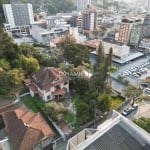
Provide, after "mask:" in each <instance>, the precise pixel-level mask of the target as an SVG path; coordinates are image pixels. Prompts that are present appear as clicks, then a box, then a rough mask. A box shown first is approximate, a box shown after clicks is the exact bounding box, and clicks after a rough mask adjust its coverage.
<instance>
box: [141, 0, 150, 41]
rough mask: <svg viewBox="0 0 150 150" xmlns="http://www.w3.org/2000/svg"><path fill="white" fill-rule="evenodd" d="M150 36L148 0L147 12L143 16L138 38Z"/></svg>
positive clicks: (149, 6)
mask: <svg viewBox="0 0 150 150" xmlns="http://www.w3.org/2000/svg"><path fill="white" fill-rule="evenodd" d="M148 36H150V0H149V1H148V5H147V14H146V16H145V18H144V22H143V26H142V30H141V36H140V39H142V38H145V37H148Z"/></svg>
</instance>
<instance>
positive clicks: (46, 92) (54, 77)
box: [27, 67, 69, 102]
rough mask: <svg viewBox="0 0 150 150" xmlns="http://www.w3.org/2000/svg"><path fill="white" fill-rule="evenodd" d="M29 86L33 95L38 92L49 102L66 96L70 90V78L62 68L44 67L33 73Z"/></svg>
mask: <svg viewBox="0 0 150 150" xmlns="http://www.w3.org/2000/svg"><path fill="white" fill-rule="evenodd" d="M27 86H28V87H29V91H30V94H31V96H32V97H33V96H34V95H35V94H36V93H37V94H38V95H39V96H40V97H41V98H42V100H43V101H45V102H47V101H49V100H52V99H62V98H65V96H66V94H67V93H68V92H69V78H68V77H67V76H66V75H65V74H64V72H63V71H62V70H61V69H60V68H54V67H44V68H41V69H40V70H39V71H37V72H35V73H33V74H32V75H31V82H30V83H28V84H27Z"/></svg>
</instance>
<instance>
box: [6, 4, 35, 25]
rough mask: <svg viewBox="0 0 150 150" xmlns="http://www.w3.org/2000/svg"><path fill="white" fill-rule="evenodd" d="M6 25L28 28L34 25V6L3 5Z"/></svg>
mask: <svg viewBox="0 0 150 150" xmlns="http://www.w3.org/2000/svg"><path fill="white" fill-rule="evenodd" d="M3 11H4V15H5V19H6V23H7V24H9V25H10V26H11V27H15V26H27V25H30V24H32V23H34V17H33V8H32V4H29V3H27V4H23V3H12V4H3Z"/></svg>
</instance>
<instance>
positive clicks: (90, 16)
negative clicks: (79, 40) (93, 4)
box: [82, 9, 97, 31]
mask: <svg viewBox="0 0 150 150" xmlns="http://www.w3.org/2000/svg"><path fill="white" fill-rule="evenodd" d="M96 17H97V13H96V11H95V10H91V9H86V10H84V11H83V12H82V30H88V31H93V30H96Z"/></svg>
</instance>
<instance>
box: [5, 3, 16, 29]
mask: <svg viewBox="0 0 150 150" xmlns="http://www.w3.org/2000/svg"><path fill="white" fill-rule="evenodd" d="M3 11H4V15H5V19H6V23H7V24H9V25H10V26H11V27H15V20H14V15H13V10H12V6H11V4H3Z"/></svg>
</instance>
